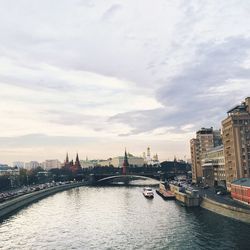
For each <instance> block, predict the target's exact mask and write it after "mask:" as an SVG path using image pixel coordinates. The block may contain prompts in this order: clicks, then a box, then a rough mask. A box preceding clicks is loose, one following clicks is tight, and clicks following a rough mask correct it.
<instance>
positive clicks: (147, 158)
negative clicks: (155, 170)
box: [142, 147, 160, 166]
mask: <svg viewBox="0 0 250 250" xmlns="http://www.w3.org/2000/svg"><path fill="white" fill-rule="evenodd" d="M142 155H143V159H144V163H145V164H147V165H157V166H160V162H159V157H158V154H155V155H153V157H151V150H150V147H147V155H146V153H145V152H143V154H142Z"/></svg>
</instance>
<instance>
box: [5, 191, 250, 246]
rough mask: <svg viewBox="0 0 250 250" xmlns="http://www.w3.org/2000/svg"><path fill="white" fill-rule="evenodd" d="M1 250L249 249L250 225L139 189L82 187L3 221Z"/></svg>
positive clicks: (63, 193) (25, 209)
mask: <svg viewBox="0 0 250 250" xmlns="http://www.w3.org/2000/svg"><path fill="white" fill-rule="evenodd" d="M0 249H11V250H13V249H250V225H249V224H244V223H241V222H237V221H234V220H231V219H228V218H225V217H223V216H220V215H217V214H214V213H211V212H209V211H206V210H204V209H202V208H195V209H194V208H189V209H187V208H184V207H182V206H180V205H179V204H178V203H177V202H175V201H164V200H163V199H162V198H161V197H160V196H158V195H157V194H156V195H155V198H154V199H152V200H147V199H146V198H144V196H143V195H142V188H141V187H80V188H75V189H72V190H68V191H64V192H61V193H57V194H55V195H53V196H50V197H47V198H45V199H43V200H40V201H39V202H36V203H33V204H31V205H30V206H28V207H26V208H24V209H22V210H20V211H18V212H17V213H16V214H14V215H12V216H10V217H8V218H6V219H4V220H2V221H1V223H0Z"/></svg>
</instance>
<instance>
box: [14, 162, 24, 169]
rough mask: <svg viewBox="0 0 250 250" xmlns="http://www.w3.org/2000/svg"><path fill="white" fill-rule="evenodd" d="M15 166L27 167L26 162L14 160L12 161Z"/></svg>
mask: <svg viewBox="0 0 250 250" xmlns="http://www.w3.org/2000/svg"><path fill="white" fill-rule="evenodd" d="M12 166H13V168H15V167H17V168H18V169H19V168H24V167H25V163H24V162H23V161H14V162H13V163H12Z"/></svg>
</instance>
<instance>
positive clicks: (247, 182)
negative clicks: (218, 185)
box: [232, 178, 250, 187]
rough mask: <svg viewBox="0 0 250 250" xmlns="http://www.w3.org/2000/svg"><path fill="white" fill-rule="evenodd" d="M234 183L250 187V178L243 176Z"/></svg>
mask: <svg viewBox="0 0 250 250" xmlns="http://www.w3.org/2000/svg"><path fill="white" fill-rule="evenodd" d="M232 184H235V185H240V186H245V187H250V178H241V179H238V180H235V181H233V182H232Z"/></svg>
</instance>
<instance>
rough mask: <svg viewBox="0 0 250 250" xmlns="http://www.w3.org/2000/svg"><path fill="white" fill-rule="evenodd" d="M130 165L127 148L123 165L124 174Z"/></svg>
mask: <svg viewBox="0 0 250 250" xmlns="http://www.w3.org/2000/svg"><path fill="white" fill-rule="evenodd" d="M128 166H129V163H128V156H127V151H126V149H125V154H124V161H123V166H122V174H123V175H126V167H128Z"/></svg>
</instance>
